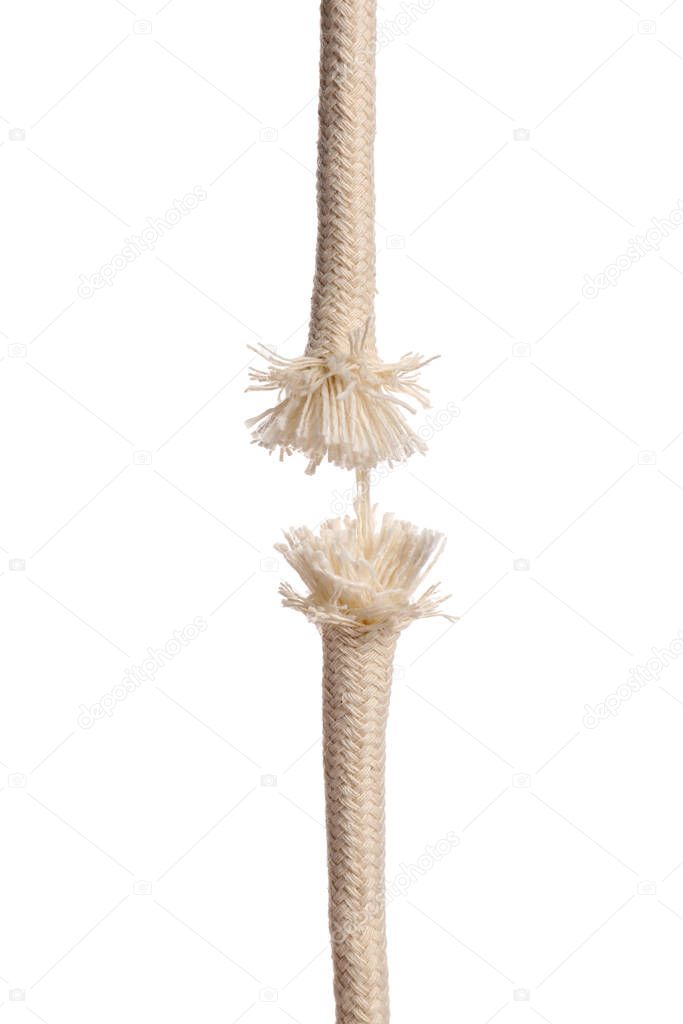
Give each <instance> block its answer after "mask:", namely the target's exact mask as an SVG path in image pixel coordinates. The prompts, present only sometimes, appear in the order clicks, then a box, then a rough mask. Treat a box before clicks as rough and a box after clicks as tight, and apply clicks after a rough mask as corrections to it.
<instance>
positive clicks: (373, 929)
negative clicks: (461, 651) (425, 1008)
mask: <svg viewBox="0 0 683 1024" xmlns="http://www.w3.org/2000/svg"><path fill="white" fill-rule="evenodd" d="M322 635H323V654H324V663H323V760H324V767H325V794H326V806H327V850H328V868H329V887H330V888H329V914H330V934H331V937H332V958H333V964H334V993H335V1000H336V1004H337V1024H387V1022H388V1021H389V991H388V979H387V960H386V929H385V911H384V908H385V901H384V760H385V733H386V721H387V712H388V709H389V691H390V687H391V671H392V662H393V656H394V648H395V646H396V639H397V636H398V633H397V632H396V631H395V630H393V629H391V628H388V627H377V628H375V629H372V630H370V631H368V630H365V631H363V630H360V629H358V628H357V627H348V626H323V628H322Z"/></svg>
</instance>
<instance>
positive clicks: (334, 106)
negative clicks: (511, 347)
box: [247, 0, 429, 473]
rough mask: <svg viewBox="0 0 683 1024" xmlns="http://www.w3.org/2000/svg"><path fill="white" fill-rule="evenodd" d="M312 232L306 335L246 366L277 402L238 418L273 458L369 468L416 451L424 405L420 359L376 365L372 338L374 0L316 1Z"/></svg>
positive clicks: (256, 385) (257, 386) (255, 386)
mask: <svg viewBox="0 0 683 1024" xmlns="http://www.w3.org/2000/svg"><path fill="white" fill-rule="evenodd" d="M321 12H322V19H321V28H322V31H321V59H320V104H319V122H320V129H319V138H318V241H317V249H316V269H315V280H314V287H313V299H312V303H311V321H310V329H309V338H308V344H307V347H306V351H305V353H304V355H303V356H301V357H299V358H296V359H286V358H283V357H282V356H279V355H278V354H277V353H275V352H273V351H271V350H270V349H268V348H267V347H265V346H261V348H259V349H255V350H254V351H256V352H258V353H259V354H260V355H262V356H264V358H265V359H266V360H267V361H268V365H267V368H266V369H260V368H257V369H253V370H252V371H251V373H250V376H251V380H252V384H251V388H250V390H253V391H276V392H278V399H279V400H278V402H277V404H276V405H274V406H271V408H269V409H266V410H265V411H264V412H262V413H260V414H259V415H258V416H254V417H252V419H250V420H248V421H247V425H248V426H250V427H251V428H252V436H253V439H254V441H255V443H256V444H259V445H261V446H262V447H264V448H267V449H268V450H269V451H279V453H280V457H281V458H283V457H284V456H285V455H288V454H290V453H291V452H294V451H299V452H303V454H304V455H306V456H307V458H308V460H309V463H308V470H307V472H308V473H314V472H315V470H316V468H317V467H318V466H319V465H320V463H321V462H322V460H323V459H325V458H327V459H328V460H329V461H330V462H332V463H334V464H335V465H337V466H342V467H343V468H344V469H360V468H363V469H371V468H372V467H373V466H376V465H378V463H380V462H388V463H389V464H390V465H391V464H392V463H394V462H401V461H403V460H405V459H407V458H408V457H409V456H410V455H412V454H413V453H415V452H422V453H424V452H425V451H426V446H425V443H424V441H423V440H422V439H421V438H420V437H419V436H418V435H417V434H416V433H415V432H414V431H413V430H411V429H410V427H409V426H408V424H407V422H406V420H405V415H404V413H405V412H406V411H407V412H409V413H413V412H414V411H415V410H414V407H413V404H411V403H415V402H416V403H418V404H419V405H422V406H426V405H428V404H429V403H428V401H427V393H426V391H425V390H424V388H422V387H421V386H420V385H419V383H418V379H417V374H418V371H419V370H420V368H421V367H422V366H424V365H425V363H426V362H428V361H429V360H424V359H423V358H422V357H421V356H419V355H416V354H415V353H412V352H408V353H406V354H405V355H403V356H402V357H401V358H400V359H399V360H397V361H395V362H392V363H384V362H382V360H381V359H380V358H379V356H378V354H377V346H376V342H375V320H374V300H375V290H376V286H375V276H376V275H375V190H374V156H373V151H374V140H375V40H376V4H375V0H322V7H321Z"/></svg>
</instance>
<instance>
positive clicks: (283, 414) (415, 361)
mask: <svg viewBox="0 0 683 1024" xmlns="http://www.w3.org/2000/svg"><path fill="white" fill-rule="evenodd" d="M366 335H367V330H366V331H365V332H364V333H363V334H362V336H361V337H357V338H355V339H354V338H351V340H350V347H349V350H348V351H339V352H325V353H322V354H320V355H304V356H301V357H299V358H296V359H284V358H283V357H281V356H278V355H277V354H276V353H275V352H272V351H271V350H270V349H268V348H266V347H265V346H261V347H260V348H258V349H257V348H253V349H252V350H253V351H254V352H257V353H258V355H261V356H263V357H264V358H266V359H267V360H268V363H269V366H268V368H267V369H265V370H260V369H252V370H251V371H250V379H251V380H252V381H253V382H254V383H252V384H251V385H250V387H249V388H248V389H247V390H249V391H279V392H280V395H281V401H279V403H278V404H277V405H275V406H273V407H272V408H270V409H266V410H265V412H262V413H260V414H259V415H258V416H254V417H253V418H252V419H250V420H247V426H248V427H251V428H253V439H254V442H255V443H256V444H259V445H261V446H262V447H264V448H267V449H268V450H269V451H273V450H274V449H279V451H280V458H283V457H284V456H285V455H289V454H291V453H292V452H294V451H299V452H302V453H303V454H304V455H305V456H306V457H307V458H308V460H309V463H308V467H307V469H306V472H307V473H309V474H312V473H314V472H315V470H316V469H317V467H318V466H319V465H320V463H321V462H322V461H323V459H324V458H325V457H327V458H328V460H329V461H330V462H332V463H334V464H335V465H337V466H341V467H342V468H343V469H371V468H373V467H374V466H376V465H377V464H378V463H380V462H388V463H389V464H392V463H394V462H401V461H403V460H404V459H407V458H408V457H409V456H410V455H412V454H413V453H414V452H420V453H422V454H424V452H425V451H426V445H425V443H424V441H422V440H421V439H420V438H419V437H418V436H417V434H415V433H414V432H413V431H412V430H411V429H410V427H409V426H408V424H407V423H406V421H405V419H404V416H403V413H402V410H406V411H408V412H410V413H414V412H415V410H414V409H413V408H412V406H411V405H410V404H409V401H406V399H412V400H413V401H414V402H417V403H418V404H419V405H422V406H423V407H425V408H426V407H427V406H428V405H429V400H428V397H427V391H426V390H425V388H423V387H421V385H420V384H419V383H418V379H417V372H418V370H420V369H421V368H422V367H423V366H426V365H427V363H430V362H431V361H432V360H431V359H423V358H422V356H418V355H415V354H414V353H408V354H407V355H405V356H403V357H402V358H401V359H400V360H399V361H398V362H396V363H383V362H382V360H381V359H380V358H379V356H378V355H377V354H376V352H375V351H374V346H373V348H372V349H370V350H368V349H367V348H366V347H365V341H366ZM433 358H437V357H436V356H435V357H433Z"/></svg>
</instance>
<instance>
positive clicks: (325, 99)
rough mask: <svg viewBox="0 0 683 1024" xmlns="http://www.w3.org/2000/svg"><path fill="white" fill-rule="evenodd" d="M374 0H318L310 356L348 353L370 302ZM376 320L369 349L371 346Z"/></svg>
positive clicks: (372, 275) (372, 290)
mask: <svg viewBox="0 0 683 1024" xmlns="http://www.w3.org/2000/svg"><path fill="white" fill-rule="evenodd" d="M375 7H376V5H375V2H374V0H322V23H321V55H320V103H319V137H318V245H317V256H316V272H315V283H314V289H313V302H312V313H311V325H310V335H309V343H308V348H307V350H306V354H307V355H313V354H319V353H320V352H321V351H329V350H330V349H332V350H334V351H340V350H341V351H345V350H348V347H349V339H350V338H351V337H353V335H354V333H359V332H363V331H364V329H365V327H366V325H367V324H368V323H372V312H373V306H374V300H375V191H374V154H373V150H374V141H375V35H376V13H375ZM374 348H375V343H374V325H372V327H371V336H370V337H369V338H368V339H367V348H366V351H368V352H369V351H371V350H372V351H374Z"/></svg>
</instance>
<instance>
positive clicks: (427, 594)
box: [276, 514, 455, 630]
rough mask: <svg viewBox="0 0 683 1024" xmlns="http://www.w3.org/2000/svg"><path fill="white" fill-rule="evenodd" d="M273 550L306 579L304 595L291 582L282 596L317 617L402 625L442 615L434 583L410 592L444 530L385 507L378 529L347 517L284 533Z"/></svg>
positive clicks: (326, 621)
mask: <svg viewBox="0 0 683 1024" xmlns="http://www.w3.org/2000/svg"><path fill="white" fill-rule="evenodd" d="M285 539H286V543H285V544H277V545H276V550H277V551H279V552H280V554H282V555H283V556H284V557H285V558H286V560H287V562H289V564H290V565H291V566H292V568H293V569H295V570H296V572H297V573H298V574H299V576H300V577H301V579H302V581H303V582H304V583H305V584H306V586H307V587H308V590H309V593H308V594H307V595H306V596H302V595H300V594H298V593H297V592H296V591H295V590H294V589H293V588H292V587H291V586H290V585H289V584H288V583H283V584H282V585H281V587H280V593H281V594H282V596H283V599H284V600H283V604H284V605H285V606H286V607H288V608H294V609H295V610H296V611H300V612H303V613H304V615H306V616H307V618H309V619H310V620H311V621H312V622H315V623H317V624H318V625H331V624H336V625H348V626H353V627H355V628H360V629H372V628H375V627H377V626H389V627H392V628H394V629H396V630H400V629H403V628H404V627H405V626H407V625H408V624H409V623H410V622H412V621H413V620H415V619H421V618H427V617H430V616H434V615H441V616H443V617H444V618H447V619H449V620H450V621H452V622H453V621H455V620H454V619H453V617H452V616H449V615H445V614H444V613H443V612H442V611H441V610H440V605H441V603H442V602H443V601H445V600H446V599H447V598H446V597H441V596H437V591H438V586H431V587H428V589H427V590H425V591H424V593H422V594H421V595H420V596H419V597H417V598H416V599H414V600H413V599H412V597H413V594H414V592H415V590H416V589H417V587H419V586H420V584H421V583H422V581H423V580H424V578H425V576H426V575H427V573H428V572H429V571H430V569H431V568H432V566H433V565H434V563H435V561H436V559H437V558H438V557H439V555H440V554H441V551H442V550H443V546H444V543H445V539H444V537H443V536H442V535H441V534H439V533H435V532H434V531H433V530H420V529H418V528H417V527H415V526H413V525H412V524H411V523H406V522H403V521H402V520H398V519H395V518H394V517H393V516H392V515H388V514H387V515H385V516H384V517H383V519H382V522H381V525H380V527H379V529H375V526H374V522H372V521H371V523H370V528H369V530H368V529H364V526H363V524H362V523H361V522H359V520H358V519H352V518H350V517H348V516H347V517H345V518H343V519H330V520H328V521H327V522H325V523H323V524H322V526H321V528H320V533H319V534H318V535H316V534H314V533H313V532H312V531H311V530H309V529H308V528H307V527H302V528H300V529H295V530H290V531H288V532H286V533H285Z"/></svg>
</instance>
